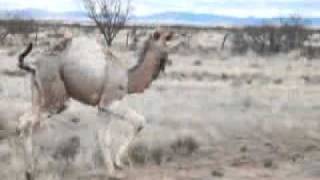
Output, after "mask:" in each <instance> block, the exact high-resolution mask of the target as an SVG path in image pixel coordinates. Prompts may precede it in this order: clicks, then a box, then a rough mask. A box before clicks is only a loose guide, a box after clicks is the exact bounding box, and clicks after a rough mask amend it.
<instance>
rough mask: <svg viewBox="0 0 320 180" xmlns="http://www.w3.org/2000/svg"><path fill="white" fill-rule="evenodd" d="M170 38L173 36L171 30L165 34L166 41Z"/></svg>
mask: <svg viewBox="0 0 320 180" xmlns="http://www.w3.org/2000/svg"><path fill="white" fill-rule="evenodd" d="M172 38H173V32H170V33H168V34H167V36H166V41H171V40H172Z"/></svg>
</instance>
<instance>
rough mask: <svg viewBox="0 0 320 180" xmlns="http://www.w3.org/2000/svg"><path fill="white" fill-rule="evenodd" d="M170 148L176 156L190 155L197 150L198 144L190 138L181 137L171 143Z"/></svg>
mask: <svg viewBox="0 0 320 180" xmlns="http://www.w3.org/2000/svg"><path fill="white" fill-rule="evenodd" d="M170 147H171V149H172V150H173V152H174V153H176V154H180V155H191V154H192V153H194V152H195V151H197V150H198V149H199V143H198V141H197V140H196V139H195V138H193V137H192V136H181V137H178V138H177V139H176V140H175V141H174V142H173V143H171V146H170Z"/></svg>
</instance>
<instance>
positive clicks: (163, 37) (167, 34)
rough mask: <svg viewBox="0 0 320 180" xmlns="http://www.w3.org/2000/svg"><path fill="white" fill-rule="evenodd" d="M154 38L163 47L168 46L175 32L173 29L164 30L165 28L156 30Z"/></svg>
mask: <svg viewBox="0 0 320 180" xmlns="http://www.w3.org/2000/svg"><path fill="white" fill-rule="evenodd" d="M152 38H153V40H154V41H155V42H157V44H158V45H160V46H162V47H166V46H167V42H168V41H170V40H171V39H172V38H173V32H172V31H164V30H156V31H155V32H154V33H153V35H152Z"/></svg>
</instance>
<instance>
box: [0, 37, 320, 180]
mask: <svg viewBox="0 0 320 180" xmlns="http://www.w3.org/2000/svg"><path fill="white" fill-rule="evenodd" d="M80 35H84V34H80ZM181 39H182V36H177V37H176V39H175V40H174V42H172V43H171V44H170V45H171V46H173V47H175V48H174V51H173V53H172V54H171V55H170V59H171V61H172V64H171V65H170V66H169V67H168V68H167V69H166V72H165V73H164V74H162V75H161V77H160V79H159V80H157V81H156V82H155V83H154V84H153V85H152V87H151V88H150V89H149V90H147V91H146V92H145V93H144V94H142V95H133V96H130V97H127V98H126V99H124V100H123V103H127V104H128V105H129V106H131V107H132V108H134V109H135V110H137V111H138V112H140V113H141V114H143V115H144V116H145V117H146V119H147V120H148V123H147V125H146V127H145V129H144V130H143V131H142V132H141V134H140V135H139V137H138V138H137V139H136V141H135V143H134V144H133V146H132V148H131V151H130V152H131V153H130V155H129V156H132V157H131V158H132V159H133V160H134V162H133V164H132V166H131V167H130V168H129V167H128V168H126V169H125V170H124V172H125V174H126V178H125V179H128V180H150V179H153V180H157V179H159V180H218V179H219V180H286V179H292V180H317V179H319V178H320V123H319V122H320V121H319V117H320V101H319V99H320V72H319V69H320V61H318V60H317V59H315V60H313V61H308V60H306V59H305V58H303V57H300V56H299V54H298V53H296V52H292V53H290V54H279V55H275V56H270V57H260V56H256V55H254V54H253V53H248V54H247V55H244V56H233V55H231V54H230V52H228V51H226V52H219V47H220V44H221V41H222V39H223V33H222V32H198V33H196V34H193V35H192V37H191V39H189V40H188V41H189V42H190V43H191V44H188V42H183V41H182V40H181ZM124 41H125V36H124V35H123V34H122V35H121V36H120V38H118V39H117V42H116V43H115V46H114V51H115V54H116V55H118V56H119V57H120V59H122V60H123V61H124V62H125V63H128V64H134V59H135V57H134V56H135V54H136V52H134V51H129V50H128V49H127V48H125V46H124V45H123V42H124ZM17 48H18V47H11V48H8V47H2V48H1V49H0V73H1V75H0V97H1V103H2V104H4V105H1V107H2V109H3V110H2V111H0V112H2V114H5V113H8V111H12V110H13V109H14V108H15V107H18V106H17V105H13V107H11V106H10V104H12V103H13V104H19V107H20V106H23V107H27V106H29V102H30V90H29V79H28V76H26V75H25V74H24V73H23V72H20V71H18V70H17V67H16V64H17V59H16V52H15V51H16V49H17ZM19 48H20V49H21V46H20V47H19ZM39 48H40V49H41V48H42V47H39ZM12 51H13V52H12ZM95 113H96V111H95V110H94V109H93V108H91V107H87V106H84V105H81V104H79V103H77V102H71V105H70V108H69V110H67V111H66V112H65V113H63V114H62V115H58V116H56V117H54V118H53V119H52V121H53V120H54V121H55V123H53V126H56V127H54V128H52V129H53V130H51V131H50V132H47V131H44V132H42V135H41V136H40V138H39V144H41V146H40V147H41V148H40V149H41V151H42V154H44V155H43V157H41V158H39V159H40V161H43V162H47V163H42V164H41V162H40V163H39V164H41V165H39V167H43V168H42V170H40V171H41V172H40V173H39V174H41V173H42V175H39V177H41V178H39V179H59V178H57V176H54V175H50V176H49V175H48V174H50V173H51V171H59V172H60V175H61V174H62V175H61V176H60V178H61V177H63V178H61V179H104V178H105V177H104V176H102V175H101V174H103V172H104V166H103V165H97V164H99V162H93V161H94V160H93V159H95V158H92V156H90V155H88V154H95V153H89V152H91V151H95V149H96V148H95V147H94V143H92V142H94V135H93V134H94V131H95V130H96V127H97V126H99V125H97V124H99V122H97V120H94V119H95V118H94V115H95ZM9 114H10V113H9ZM7 116H9V115H7ZM7 116H6V117H7ZM10 118H12V119H14V118H15V117H12V115H11V116H10ZM13 121H14V120H13ZM49 124H50V122H49ZM51 125H52V124H51ZM75 135H76V137H77V138H79V139H80V142H81V147H80V148H79V149H80V150H79V151H80V152H78V153H75V157H72V158H71V160H68V159H67V160H65V161H63V162H61V161H59V163H50V162H51V161H49V160H47V161H45V160H44V159H46V158H47V159H48V158H49V156H51V155H52V156H55V155H56V154H57V152H59V151H56V147H58V148H59V147H61V146H62V145H61V144H63V143H68V138H69V137H74V136H75ZM14 141H18V140H15V139H14V138H12V139H10V140H3V141H2V143H1V145H0V159H1V160H0V177H1V178H0V179H1V180H4V179H10V180H11V179H21V177H22V175H21V171H20V170H21V169H22V166H23V165H22V163H21V159H19V156H18V155H17V154H19V151H21V149H19V147H18V146H17V145H15V143H13V142H14ZM53 147H54V148H53ZM20 154H21V153H20ZM55 158H56V156H55ZM57 159H58V158H57ZM96 159H97V158H96ZM98 159H99V158H98ZM57 161H58V160H57ZM97 161H98V160H97ZM62 164H63V165H62ZM100 164H101V162H100ZM40 169H41V168H40ZM51 174H52V173H51ZM58 174H59V173H58Z"/></svg>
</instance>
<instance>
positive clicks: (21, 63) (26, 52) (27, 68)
mask: <svg viewBox="0 0 320 180" xmlns="http://www.w3.org/2000/svg"><path fill="white" fill-rule="evenodd" d="M32 47H33V44H32V43H29V45H28V47H27V48H26V50H24V51H23V53H22V54H20V55H19V64H18V66H19V68H20V69H22V70H25V71H27V72H30V73H33V74H34V73H35V69H33V68H32V67H30V66H28V65H26V64H24V59H25V58H26V57H27V56H28V55H29V54H30V52H31V51H32Z"/></svg>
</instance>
